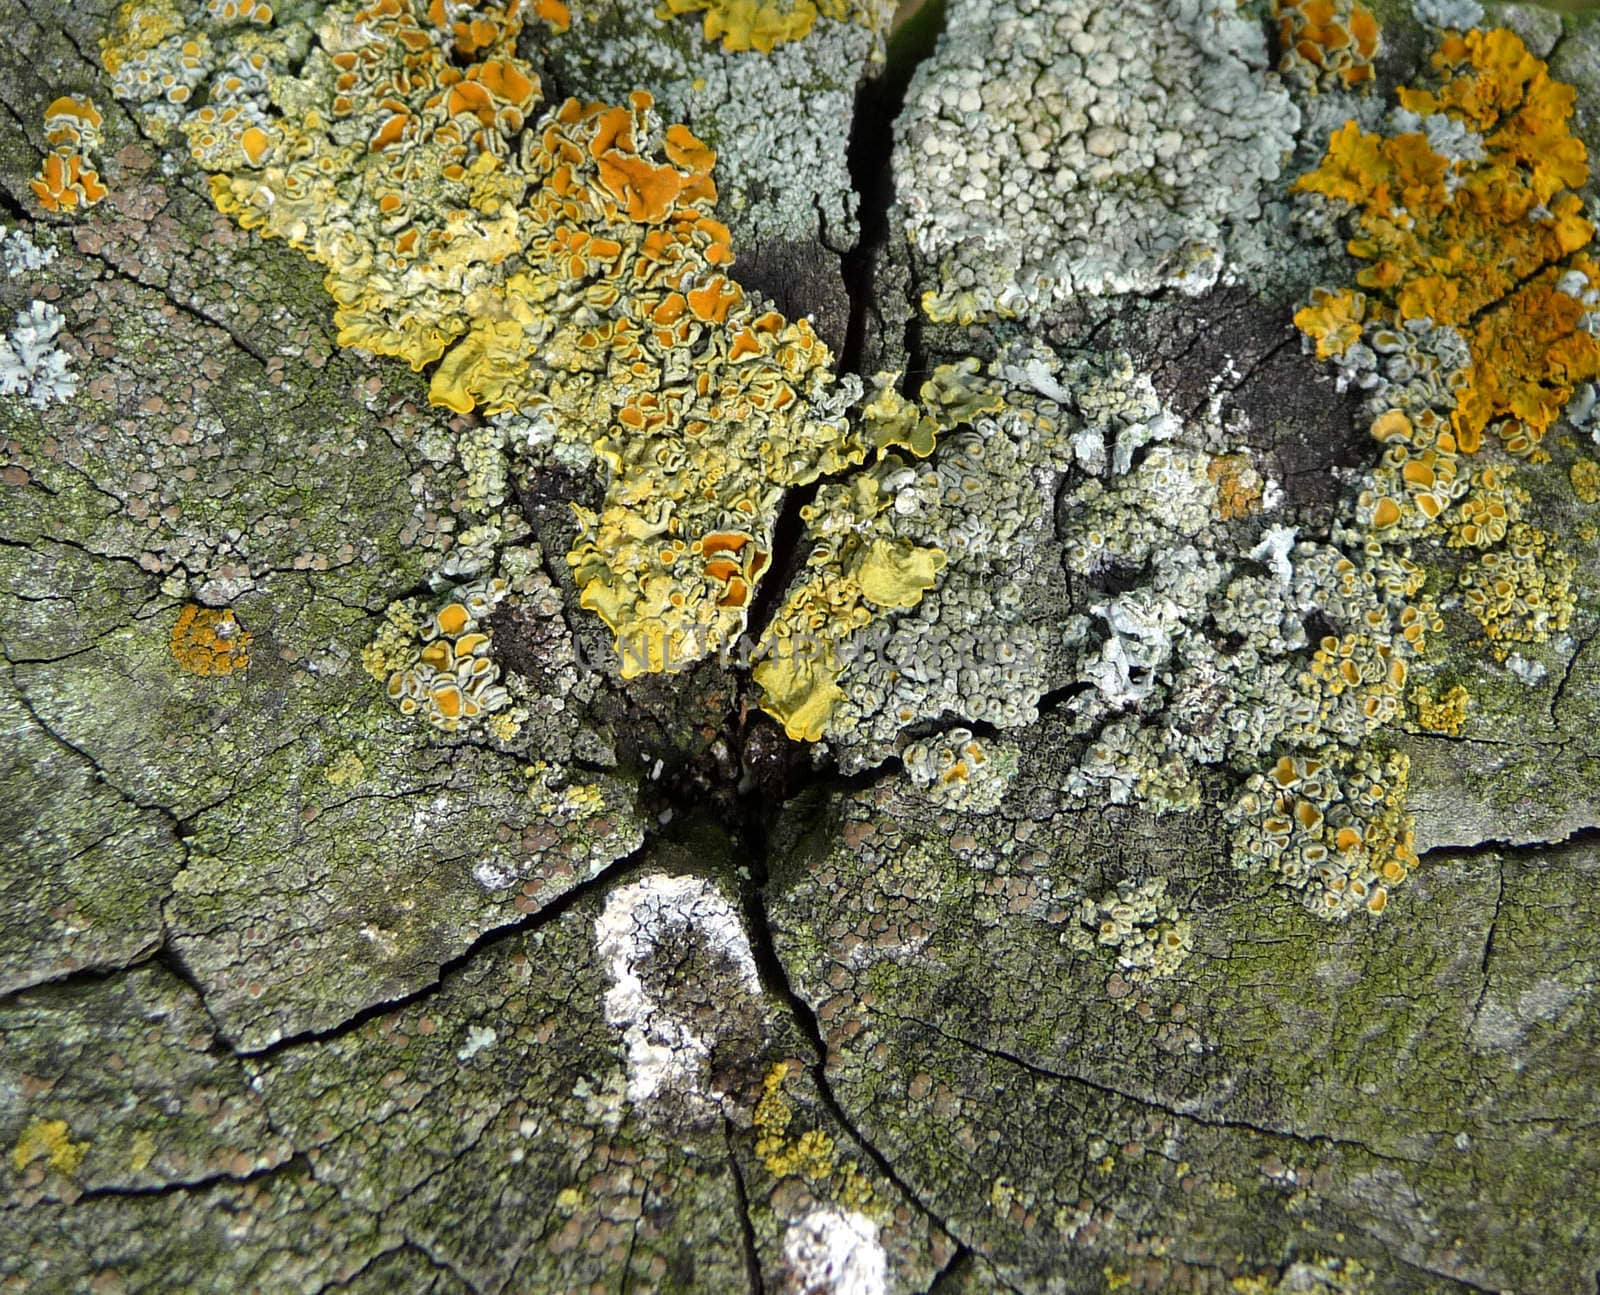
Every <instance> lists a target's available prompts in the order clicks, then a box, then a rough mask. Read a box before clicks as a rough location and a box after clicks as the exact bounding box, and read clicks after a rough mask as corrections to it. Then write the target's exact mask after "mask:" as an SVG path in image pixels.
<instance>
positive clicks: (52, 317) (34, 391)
mask: <svg viewBox="0 0 1600 1295" xmlns="http://www.w3.org/2000/svg"><path fill="white" fill-rule="evenodd" d="M63 322H64V321H63V320H62V317H61V312H60V311H59V310H57V309H56V308H55V307H54V306H52V305H50V304H49V303H48V302H45V301H35V302H33V303H32V304H31V305H29V307H28V308H27V309H26V310H20V311H18V312H17V322H16V326H15V327H14V328H13V329H12V330H11V335H10V336H9V337H5V338H0V395H7V396H25V397H27V400H28V403H29V404H31V405H32V406H33V407H34V408H35V409H43V408H44V407H45V406H46V405H48V404H50V403H51V402H52V401H57V400H61V401H65V400H70V399H72V397H73V396H74V395H75V394H76V393H77V390H78V378H77V375H76V374H74V373H71V372H70V371H69V370H68V367H67V366H68V365H69V364H70V363H71V358H70V357H69V356H68V355H67V353H66V352H65V351H61V350H57V349H56V344H55V341H56V336H57V335H58V334H59V333H60V332H61V328H62V324H63Z"/></svg>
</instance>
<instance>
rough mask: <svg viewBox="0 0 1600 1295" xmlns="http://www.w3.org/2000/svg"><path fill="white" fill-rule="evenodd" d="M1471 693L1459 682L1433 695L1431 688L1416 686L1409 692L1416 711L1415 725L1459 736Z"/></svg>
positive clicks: (1435, 731) (1449, 735)
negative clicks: (1443, 691) (1438, 694)
mask: <svg viewBox="0 0 1600 1295" xmlns="http://www.w3.org/2000/svg"><path fill="white" fill-rule="evenodd" d="M1471 701H1472V695H1471V694H1470V693H1469V692H1468V691H1467V690H1466V688H1465V687H1464V686H1463V685H1461V684H1456V685H1455V686H1453V687H1452V688H1450V690H1449V691H1448V692H1445V693H1443V694H1441V695H1440V696H1438V697H1435V696H1434V694H1433V690H1432V689H1431V688H1426V687H1422V688H1418V689H1416V690H1415V691H1414V692H1413V693H1412V694H1411V702H1412V705H1413V706H1414V707H1415V708H1416V712H1417V727H1418V728H1421V729H1423V730H1424V731H1426V732H1429V733H1443V734H1445V735H1446V736H1447V737H1460V736H1461V730H1462V728H1463V727H1464V726H1465V725H1466V722H1467V706H1468V704H1469V703H1470V702H1471Z"/></svg>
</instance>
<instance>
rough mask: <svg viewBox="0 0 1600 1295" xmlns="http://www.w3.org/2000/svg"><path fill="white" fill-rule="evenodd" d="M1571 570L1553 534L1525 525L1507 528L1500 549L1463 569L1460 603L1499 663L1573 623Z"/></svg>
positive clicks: (1573, 565) (1574, 565) (1568, 557)
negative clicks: (1520, 646)
mask: <svg viewBox="0 0 1600 1295" xmlns="http://www.w3.org/2000/svg"><path fill="white" fill-rule="evenodd" d="M1576 571H1577V563H1576V562H1575V561H1574V559H1573V558H1572V556H1571V554H1569V553H1567V552H1566V551H1565V550H1563V549H1561V548H1558V547H1557V546H1556V544H1555V537H1554V536H1553V535H1551V534H1550V533H1549V532H1547V531H1542V530H1540V529H1539V528H1538V527H1537V526H1531V525H1529V524H1528V523H1526V522H1518V523H1516V524H1515V525H1513V526H1512V527H1511V529H1510V531H1509V532H1508V533H1507V536H1506V542H1505V544H1504V546H1502V547H1500V548H1496V549H1493V550H1491V551H1489V552H1488V553H1485V554H1484V555H1483V556H1482V557H1480V558H1479V559H1477V561H1475V562H1472V563H1470V564H1468V565H1467V566H1466V567H1465V568H1463V570H1462V572H1461V575H1460V579H1459V584H1460V589H1461V599H1462V602H1463V603H1464V604H1465V605H1466V608H1467V610H1468V611H1469V612H1471V613H1472V615H1473V616H1474V617H1475V618H1476V619H1477V621H1478V624H1479V625H1480V626H1481V627H1482V629H1483V633H1484V635H1485V637H1486V638H1487V639H1488V643H1489V651H1490V654H1491V655H1492V656H1493V657H1494V659H1495V660H1496V661H1504V660H1505V659H1506V658H1507V657H1508V656H1509V655H1510V654H1511V651H1512V648H1513V645H1515V644H1519V643H1543V642H1545V641H1547V640H1548V639H1549V638H1550V636H1551V634H1552V633H1559V632H1561V631H1562V630H1565V629H1567V628H1568V627H1569V626H1570V625H1571V624H1572V616H1573V612H1574V611H1575V610H1576V606H1577V600H1576V597H1575V596H1574V594H1573V590H1572V579H1573V576H1574V574H1575V573H1576Z"/></svg>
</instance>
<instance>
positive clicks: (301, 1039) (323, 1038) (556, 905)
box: [233, 838, 653, 1059]
mask: <svg viewBox="0 0 1600 1295" xmlns="http://www.w3.org/2000/svg"><path fill="white" fill-rule="evenodd" d="M652 844H653V841H652V840H651V839H649V838H647V839H646V841H645V843H644V844H643V845H642V846H640V847H639V849H637V850H635V851H634V852H633V853H632V854H630V855H628V856H626V857H625V858H622V859H618V860H617V861H616V862H615V863H613V864H611V865H610V866H609V867H607V868H606V869H605V870H604V871H602V872H599V873H596V874H595V875H594V876H593V877H590V878H588V879H587V880H585V881H581V882H579V883H578V884H577V885H576V886H574V887H573V888H572V889H571V890H569V891H567V892H566V893H564V894H562V895H559V896H557V897H556V898H555V899H553V900H551V901H550V902H549V903H548V904H546V905H545V906H544V907H543V908H541V909H539V911H538V912H536V913H529V914H528V915H527V916H526V917H524V918H523V919H521V920H520V921H517V922H512V923H510V924H508V925H506V926H497V927H495V928H494V929H493V930H492V931H485V932H484V933H483V934H482V935H480V936H479V937H478V938H477V939H476V940H474V941H472V943H471V944H469V945H467V947H466V948H464V949H462V950H461V952H460V953H458V954H456V955H455V956H454V957H452V958H448V959H446V960H445V961H444V962H442V963H440V964H439V971H438V974H437V975H436V976H435V977H434V978H433V979H432V980H431V981H429V982H428V983H427V984H426V985H419V986H418V987H417V988H416V989H413V990H410V991H408V992H407V993H404V994H400V995H397V996H396V997H394V998H388V999H384V1000H383V1001H382V1002H378V1003H370V1004H368V1005H367V1006H366V1007H363V1008H361V1009H360V1010H359V1011H357V1012H353V1013H351V1014H350V1015H349V1016H347V1017H345V1019H344V1020H342V1021H340V1022H339V1023H338V1024H336V1025H330V1026H325V1027H322V1028H317V1029H308V1030H299V1031H296V1032H295V1033H294V1034H288V1035H284V1036H283V1037H282V1038H280V1039H277V1040H275V1041H274V1042H272V1043H269V1044H267V1045H265V1046H264V1047H260V1048H244V1047H238V1046H237V1045H233V1051H234V1052H235V1053H236V1054H237V1055H239V1056H247V1057H251V1058H258V1059H259V1058H267V1057H273V1056H276V1055H277V1054H279V1053H281V1052H286V1051H288V1050H289V1049H291V1048H298V1047H302V1046H304V1045H306V1044H311V1043H327V1042H329V1041H331V1040H333V1039H338V1038H342V1037H344V1036H345V1035H348V1034H350V1033H352V1032H353V1031H355V1030H358V1029H360V1028H361V1027H362V1026H363V1025H365V1024H367V1023H368V1022H369V1021H372V1020H375V1019H377V1018H379V1017H382V1016H386V1015H388V1014H389V1013H391V1012H397V1011H400V1010H402V1009H403V1008H407V1007H410V1006H412V1005H414V1004H416V1003H419V1002H425V1001H426V1000H428V999H429V998H431V997H433V996H434V995H435V994H437V993H439V992H440V991H441V990H442V989H443V988H444V987H445V985H446V983H447V982H448V981H449V980H450V979H451V977H452V976H453V975H454V974H455V973H456V972H457V971H458V970H460V969H461V968H462V967H464V966H466V965H467V964H468V963H469V962H471V961H472V960H473V959H475V958H477V957H480V956H481V955H483V954H485V953H487V952H489V951H490V950H492V949H495V948H498V947H499V946H500V945H502V944H504V943H506V942H507V941H508V940H515V939H518V938H520V937H521V936H525V935H527V934H529V933H530V932H533V931H537V930H539V929H540V928H541V927H543V926H547V925H548V924H550V923H551V922H555V921H558V920H559V919H560V918H561V917H562V915H563V914H565V913H566V912H567V911H568V910H569V909H571V908H572V907H574V906H575V905H577V904H581V903H583V902H584V901H585V900H586V899H588V898H589V897H590V896H591V895H593V894H596V893H597V892H600V891H604V890H607V889H609V888H610V887H611V885H612V884H613V883H614V882H615V881H616V880H617V879H618V877H620V876H621V875H623V874H624V873H626V872H627V871H628V870H629V869H631V868H632V867H634V865H636V864H637V863H638V862H639V861H640V859H641V858H642V857H643V856H644V855H645V854H646V853H647V852H648V851H649V850H650V848H651V846H652Z"/></svg>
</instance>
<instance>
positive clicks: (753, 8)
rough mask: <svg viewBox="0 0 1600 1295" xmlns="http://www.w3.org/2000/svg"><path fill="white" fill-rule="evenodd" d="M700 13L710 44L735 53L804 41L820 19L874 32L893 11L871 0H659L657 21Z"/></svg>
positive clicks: (769, 49) (768, 49) (762, 49)
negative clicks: (855, 25)
mask: <svg viewBox="0 0 1600 1295" xmlns="http://www.w3.org/2000/svg"><path fill="white" fill-rule="evenodd" d="M701 12H704V13H705V21H704V23H703V24H702V31H703V33H704V35H705V38H706V39H707V40H708V41H717V40H720V41H721V42H722V48H723V49H725V50H731V51H734V52H743V51H745V50H759V51H760V52H761V53H763V54H770V53H772V51H773V50H774V49H775V48H776V47H777V46H779V45H782V44H784V43H786V42H788V41H793V40H803V39H804V38H805V37H806V36H808V35H809V34H810V32H811V28H812V27H813V26H814V25H815V23H816V21H817V18H818V17H819V16H821V17H826V18H831V19H833V20H834V21H835V22H856V23H860V24H861V25H862V26H863V27H866V28H868V29H869V30H873V31H876V30H877V29H878V28H879V27H880V26H883V25H886V24H887V22H888V18H889V14H890V13H891V12H892V8H890V9H886V8H885V6H884V5H883V4H882V3H873V0H663V3H662V4H661V5H659V6H658V7H657V9H656V15H657V16H658V17H661V18H674V17H677V16H678V15H679V14H690V13H701Z"/></svg>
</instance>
